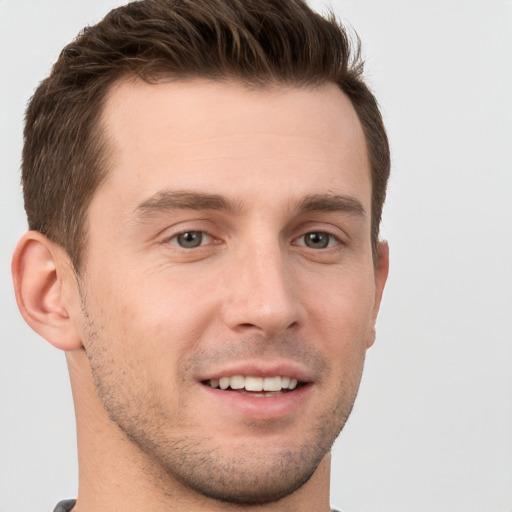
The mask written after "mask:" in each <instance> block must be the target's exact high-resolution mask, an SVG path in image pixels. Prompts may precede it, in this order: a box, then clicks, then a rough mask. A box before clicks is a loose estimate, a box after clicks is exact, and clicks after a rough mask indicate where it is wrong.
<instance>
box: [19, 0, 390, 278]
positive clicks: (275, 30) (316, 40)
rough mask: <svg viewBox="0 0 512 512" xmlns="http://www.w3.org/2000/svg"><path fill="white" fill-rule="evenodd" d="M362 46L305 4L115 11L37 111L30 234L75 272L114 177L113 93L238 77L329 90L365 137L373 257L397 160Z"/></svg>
mask: <svg viewBox="0 0 512 512" xmlns="http://www.w3.org/2000/svg"><path fill="white" fill-rule="evenodd" d="M355 39H356V41H355V45H354V48H351V42H350V38H349V37H348V35H347V32H346V30H345V29H344V28H343V27H342V26H341V25H340V24H339V23H338V22H337V21H336V20H335V18H334V15H332V14H331V15H330V16H329V17H328V18H324V17H322V16H320V15H319V14H317V13H315V12H314V11H312V10H311V9H310V8H309V7H308V6H307V5H306V3H305V2H304V1H303V0H143V1H137V2H132V3H129V4H127V5H125V6H123V7H119V8H117V9H114V10H112V11H111V12H110V13H109V14H107V16H106V17H105V18H104V19H103V20H102V21H101V22H100V23H98V24H97V25H95V26H92V27H86V28H85V29H84V30H83V31H82V32H81V33H80V34H79V35H78V37H77V38H76V39H75V40H74V41H73V42H72V43H70V44H69V45H68V46H66V47H65V48H64V49H63V50H62V52H61V54H60V56H59V59H58V60H57V62H56V63H55V65H54V66H53V69H52V71H51V74H50V76H49V77H48V78H46V79H45V80H44V81H43V82H42V83H41V84H40V85H39V87H38V88H37V90H36V92H35V94H34V96H33V97H32V99H31V101H30V103H29V106H28V109H27V113H26V125H25V132H24V137H25V143H24V148H23V160H22V181H23V188H24V196H25V209H26V212H27V217H28V222H29V227H30V229H34V230H37V231H40V232H41V233H43V234H45V235H46V236H48V237H49V238H50V239H51V240H53V241H54V242H55V243H57V244H59V245H61V246H62V247H64V248H65V249H66V251H67V252H68V254H69V256H70V258H71V261H72V262H73V264H74V266H75V269H76V270H77V271H78V270H79V268H80V265H81V256H82V252H83V247H84V244H85V241H86V234H87V228H86V226H87V209H88V206H89V204H90V201H91V199H92V196H93V194H94V192H95V190H96V189H97V188H98V186H99V185H100V184H101V182H102V180H103V179H104V178H105V176H106V174H107V172H108V171H107V167H108V166H107V164H106V160H107V143H106V139H105V137H104V136H103V134H102V132H101V123H100V122H99V121H100V117H101V114H102V110H103V105H104V103H105V98H106V96H107V92H108V90H109V89H110V87H111V85H112V84H113V83H114V82H115V81H116V80H119V79H120V78H121V77H123V76H126V75H129V76H130V75H131V76H136V77H140V78H142V79H143V80H145V81H148V82H152V81H156V80H158V79H159V78H161V77H164V76H176V77H178V78H188V77H199V78H207V79H212V80H227V79H234V80H238V81H240V82H242V83H244V84H249V85H250V86H252V87H264V86H265V85H268V84H272V83H282V84H285V85H295V86H316V85H321V84H325V83H329V82H333V83H336V84H337V85H338V86H339V87H340V89H341V90H342V91H343V92H344V93H345V94H346V95H347V96H348V98H349V99H350V101H351V102H352V105H353V106H354V108H355V110H356V112H357V114H358V116H359V119H360V121H361V124H362V127H363V130H364V133H365V137H366V142H367V148H368V155H369V160H370V164H371V177H372V212H371V215H372V228H371V229H372V233H371V236H372V247H373V251H374V255H376V248H377V242H378V235H379V225H380V219H381V214H382V206H383V203H384V199H385V195H386V186H387V181H388V177H389V169H390V156H389V146H388V140H387V136H386V132H385V129H384V125H383V122H382V118H381V115H380V112H379V108H378V105H377V102H376V100H375V97H374V96H373V94H372V93H371V92H370V90H369V88H368V87H367V86H366V84H365V83H364V81H363V79H362V71H363V63H362V60H361V58H360V44H359V40H358V39H357V38H355Z"/></svg>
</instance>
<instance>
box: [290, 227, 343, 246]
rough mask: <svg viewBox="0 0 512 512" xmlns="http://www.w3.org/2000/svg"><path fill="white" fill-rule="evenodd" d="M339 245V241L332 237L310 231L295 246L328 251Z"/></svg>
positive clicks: (327, 234) (322, 232) (320, 232)
mask: <svg viewBox="0 0 512 512" xmlns="http://www.w3.org/2000/svg"><path fill="white" fill-rule="evenodd" d="M339 243H340V241H339V240H338V239H337V238H336V237H335V236H334V235H331V234H330V233H326V232H324V231H312V232H311V233H306V234H305V235H302V236H301V237H300V238H298V240H297V245H305V246H306V247H309V248H310V249H328V248H329V247H334V246H335V245H338V244H339Z"/></svg>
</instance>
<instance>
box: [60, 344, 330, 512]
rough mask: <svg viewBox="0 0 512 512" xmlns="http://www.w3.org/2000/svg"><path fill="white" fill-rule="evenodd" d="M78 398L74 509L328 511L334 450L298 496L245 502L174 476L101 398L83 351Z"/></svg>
mask: <svg viewBox="0 0 512 512" xmlns="http://www.w3.org/2000/svg"><path fill="white" fill-rule="evenodd" d="M68 366H69V370H70V376H71V384H72V389H73V399H74V402H75V412H76V423H77V443H78V464H79V491H78V498H77V503H76V505H75V508H74V509H73V512H103V511H104V510H123V512H135V511H140V510H145V511H146V512H153V511H154V512H156V511H159V512H161V511H162V510H180V512H199V511H201V512H204V511H205V510H208V511H209V512H239V511H240V510H247V509H250V510H251V511H252V512H271V511H272V512H291V511H293V512H302V511H303V512H306V511H308V512H309V511H311V510H315V511H319V512H328V511H329V510H330V507H329V481H330V454H327V455H326V456H325V457H324V458H323V459H322V461H321V462H320V464H319V466H318V468H317V469H316V471H315V472H314V474H313V475H312V477H311V478H310V479H309V480H308V481H307V482H306V483H305V484H304V485H302V486H301V487H300V488H299V489H297V490H296V491H295V492H293V493H292V494H290V495H288V496H286V497H284V498H282V499H280V500H278V501H275V502H271V503H265V504H259V505H240V504H232V503H227V502H224V501H219V500H215V499H212V498H209V497H207V496H204V495H203V494H201V493H199V492H196V491H195V490H193V489H191V488H190V487H188V486H186V485H184V484H182V483H181V482H179V481H177V480H176V479H175V478H173V476H172V475H169V474H168V473H166V472H165V470H164V469H163V468H162V467H161V466H160V465H158V464H157V463H155V462H154V461H153V460H152V459H151V457H150V456H148V455H147V454H146V453H145V452H143V451H142V450H141V449H140V448H139V447H138V446H137V445H135V444H134V443H132V442H131V441H130V439H128V438H127V437H126V436H125V434H124V433H123V432H122V431H121V430H120V429H119V427H118V426H117V425H116V424H115V423H113V422H112V421H111V420H110V419H109V417H108V415H107V413H106V412H105V410H104V409H103V407H102V405H101V403H100V402H99V400H98V397H97V394H96V391H95V388H94V384H93V381H92V377H91V374H90V371H89V366H88V363H87V358H86V356H85V353H84V352H83V351H75V352H72V353H68Z"/></svg>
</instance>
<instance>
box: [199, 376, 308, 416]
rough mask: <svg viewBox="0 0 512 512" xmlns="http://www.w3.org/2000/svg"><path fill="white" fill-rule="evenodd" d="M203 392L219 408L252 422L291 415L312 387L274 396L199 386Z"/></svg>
mask: <svg viewBox="0 0 512 512" xmlns="http://www.w3.org/2000/svg"><path fill="white" fill-rule="evenodd" d="M201 388H202V389H203V391H205V392H206V393H208V395H209V396H210V398H211V399H213V400H215V401H216V402H217V403H218V404H219V405H218V406H219V407H226V408H229V409H231V410H234V411H235V412H238V413H240V414H242V415H244V416H246V417H248V418H251V419H254V420H272V419H280V418H284V417H286V416H289V415H291V414H293V413H294V412H295V411H297V410H298V409H299V408H300V407H301V406H303V405H304V403H305V401H306V400H307V398H308V396H309V395H310V394H311V390H312V385H311V384H306V385H304V386H301V387H300V388H298V389H295V390H293V391H290V392H286V393H283V394H282V395H274V396H265V397H262V396H259V397H258V396H251V395H245V394H242V393H238V392H236V391H224V390H221V389H218V388H211V387H209V386H206V385H204V384H201Z"/></svg>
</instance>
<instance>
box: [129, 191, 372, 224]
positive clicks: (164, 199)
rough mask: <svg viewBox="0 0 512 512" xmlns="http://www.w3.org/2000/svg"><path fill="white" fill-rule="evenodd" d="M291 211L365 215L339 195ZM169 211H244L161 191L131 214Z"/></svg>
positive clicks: (201, 196)
mask: <svg viewBox="0 0 512 512" xmlns="http://www.w3.org/2000/svg"><path fill="white" fill-rule="evenodd" d="M292 204H293V203H292ZM292 209H293V210H295V211H297V212H299V213H307V212H342V213H347V214H350V215H355V216H358V217H363V218H364V217H365V215H366V212H365V209H364V207H363V205H362V204H361V202H360V201H359V200H358V199H356V198H354V197H351V196H345V195H338V194H311V195H307V196H306V197H304V198H302V199H301V200H300V201H298V202H296V203H294V204H293V208H292ZM169 210H218V211H224V212H228V213H235V214H240V213H241V212H242V211H243V208H242V203H241V202H233V201H230V200H229V199H227V198H226V197H224V196H221V195H218V194H209V193H203V192H189V191H175V190H163V191H160V192H157V193H156V194H154V195H152V196H151V197H149V198H148V199H146V200H145V201H143V202H142V203H140V204H139V205H138V206H137V207H136V208H135V210H134V213H135V214H136V215H137V217H139V218H142V219H144V218H147V217H151V216H153V215H156V214H158V213H161V212H166V211H169Z"/></svg>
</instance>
